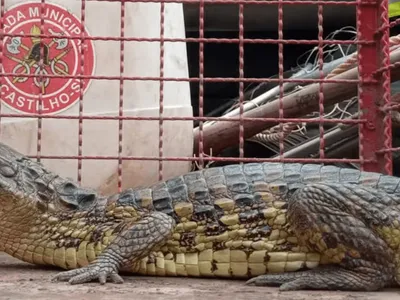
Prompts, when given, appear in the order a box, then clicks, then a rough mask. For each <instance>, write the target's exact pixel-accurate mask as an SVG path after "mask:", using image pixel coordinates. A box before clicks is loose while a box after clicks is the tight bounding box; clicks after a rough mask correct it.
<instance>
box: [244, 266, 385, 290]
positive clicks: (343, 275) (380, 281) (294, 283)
mask: <svg viewBox="0 0 400 300" xmlns="http://www.w3.org/2000/svg"><path fill="white" fill-rule="evenodd" d="M385 283H386V280H385V279H384V278H382V277H381V276H380V274H379V272H376V271H375V270H370V271H369V272H368V271H366V270H363V272H362V273H361V272H354V271H350V270H346V269H343V268H340V267H337V266H332V267H331V266H329V267H319V268H316V269H313V270H308V271H301V272H294V273H280V274H266V275H260V276H257V277H254V278H252V279H250V280H248V281H247V282H246V285H256V286H271V287H273V286H274V287H275V286H279V290H280V291H295V290H347V291H375V290H379V289H380V288H381V287H383V286H384V285H385Z"/></svg>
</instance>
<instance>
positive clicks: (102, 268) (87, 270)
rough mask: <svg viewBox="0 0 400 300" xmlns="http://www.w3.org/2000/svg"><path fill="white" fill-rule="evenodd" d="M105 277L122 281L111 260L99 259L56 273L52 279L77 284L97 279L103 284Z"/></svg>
mask: <svg viewBox="0 0 400 300" xmlns="http://www.w3.org/2000/svg"><path fill="white" fill-rule="evenodd" d="M107 279H109V280H110V281H111V282H113V283H123V282H124V280H123V279H122V277H121V276H119V275H118V269H117V268H116V267H115V264H114V263H113V262H105V261H99V262H96V263H94V264H91V265H89V266H87V267H84V268H81V269H75V270H70V271H66V272H61V273H58V274H57V275H56V276H55V277H54V278H53V279H52V281H53V282H54V281H68V282H69V283H70V284H79V283H85V282H89V281H93V280H98V281H99V282H100V284H105V283H106V282H107Z"/></svg>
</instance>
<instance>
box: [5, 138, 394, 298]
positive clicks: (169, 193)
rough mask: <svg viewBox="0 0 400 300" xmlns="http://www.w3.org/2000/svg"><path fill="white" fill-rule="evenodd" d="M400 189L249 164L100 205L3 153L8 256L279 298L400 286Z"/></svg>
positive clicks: (377, 179) (114, 278)
mask: <svg viewBox="0 0 400 300" xmlns="http://www.w3.org/2000/svg"><path fill="white" fill-rule="evenodd" d="M399 207H400V179H398V178H396V177H393V176H388V175H383V174H379V173H373V172H364V171H359V170H356V169H346V168H339V167H335V166H329V165H325V166H324V165H320V164H298V163H280V162H276V163H275V162H274V163H268V162H264V163H247V164H233V165H227V166H223V167H215V168H206V169H202V170H199V171H192V172H189V173H187V174H184V175H182V176H177V177H175V178H172V179H168V180H165V181H162V182H157V183H155V184H152V185H151V186H148V187H138V188H129V189H126V190H124V191H122V192H120V193H118V194H115V195H101V194H100V193H97V192H96V191H95V190H93V189H90V188H85V187H82V186H81V185H79V184H78V183H77V182H76V181H74V180H71V179H68V178H63V177H61V176H59V175H57V174H56V173H54V172H52V171H50V170H48V169H46V168H45V167H44V166H43V165H42V164H41V163H39V162H36V161H34V160H32V159H30V158H28V157H27V156H24V155H23V154H21V153H19V152H17V151H16V150H15V149H13V148H11V147H9V146H7V145H5V144H2V143H0V251H3V252H6V253H8V254H9V255H11V256H13V257H15V258H17V259H20V260H22V261H25V262H28V263H31V264H36V265H50V266H56V267H58V268H60V273H58V274H56V275H55V276H54V277H52V279H51V280H52V281H53V282H57V281H67V282H69V283H70V284H82V283H86V282H91V281H98V282H99V283H100V284H105V283H107V282H113V283H123V278H122V277H121V275H123V274H124V273H128V274H129V273H130V274H137V275H149V276H182V277H205V278H234V279H243V280H244V282H245V283H246V284H249V285H255V286H273V287H279V288H280V290H283V291H287V290H301V289H319V290H353V291H356V290H357V291H375V290H380V289H383V288H385V287H389V286H393V285H398V283H399V282H400V263H399V262H400V259H399V255H400V251H399V245H400V223H399V221H400V212H399Z"/></svg>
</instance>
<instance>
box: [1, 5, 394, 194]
mask: <svg viewBox="0 0 400 300" xmlns="http://www.w3.org/2000/svg"><path fill="white" fill-rule="evenodd" d="M74 2H80V3H81V18H80V19H81V20H80V24H81V26H82V27H81V30H80V32H81V34H69V35H65V37H64V38H66V39H68V40H79V41H80V43H81V45H87V41H105V42H106V41H113V42H118V43H119V48H120V51H119V53H120V55H119V56H120V57H119V59H120V75H119V76H111V75H109V74H106V75H104V74H103V75H92V74H89V75H87V74H86V73H85V68H86V67H87V65H88V64H90V62H88V61H86V58H85V51H87V47H86V48H85V47H80V48H79V50H80V54H81V55H80V62H79V72H78V73H76V74H73V75H71V74H60V73H58V74H44V73H43V72H39V73H38V74H25V73H23V72H22V73H21V72H17V73H16V72H12V71H9V70H8V68H7V67H6V64H5V62H6V61H7V59H8V60H9V59H10V58H9V56H7V53H6V50H7V44H9V43H10V39H11V38H15V37H21V38H22V39H24V38H31V39H32V38H39V40H40V43H39V44H40V53H41V55H39V56H37V57H39V59H38V60H37V62H34V60H33V58H32V57H31V61H32V64H35V63H37V65H38V66H39V67H40V69H41V70H42V69H44V68H45V67H46V61H44V60H45V59H46V52H45V51H49V50H46V49H47V48H46V45H45V43H44V42H43V41H45V40H46V39H47V41H51V40H53V39H57V38H60V36H58V35H51V34H43V32H44V30H43V29H44V28H45V26H46V24H45V18H44V17H43V16H44V15H45V14H46V5H48V3H50V2H49V1H45V0H41V2H39V3H40V12H39V18H40V19H41V21H40V26H39V27H40V29H42V30H40V34H39V35H38V34H37V33H32V32H31V34H27V33H26V32H25V33H18V32H10V30H9V29H8V28H7V26H9V25H10V24H8V23H7V22H9V21H10V20H8V19H7V12H8V11H9V10H10V9H11V8H8V5H9V4H8V1H5V0H1V18H0V21H1V22H0V30H1V32H2V33H3V39H2V43H1V44H0V52H1V54H0V65H2V67H3V73H2V75H1V77H0V83H1V85H2V86H3V85H4V84H5V81H6V80H9V81H11V82H12V80H15V78H37V79H36V80H37V81H35V82H39V83H41V86H42V87H43V85H44V84H45V82H46V78H64V79H65V78H71V79H79V84H80V85H79V87H80V89H79V97H78V98H79V99H78V104H77V105H78V106H79V114H78V115H68V114H64V115H59V114H46V113H43V111H42V109H43V106H42V101H43V99H42V98H43V97H44V96H43V90H42V89H41V88H40V85H39V87H38V88H37V89H36V94H37V95H38V100H37V101H38V103H39V105H38V109H37V110H36V111H34V112H26V111H25V112H22V113H21V112H13V113H10V112H8V113H5V112H4V111H1V112H0V113H1V118H2V119H3V120H4V119H7V120H10V119H9V118H36V119H37V128H38V130H37V151H36V154H35V155H31V157H35V158H37V159H39V160H40V159H76V160H78V164H77V168H78V169H77V179H78V181H80V180H81V172H82V162H83V161H85V160H116V161H118V187H119V189H121V180H122V176H123V174H122V163H123V161H126V160H149V161H151V160H154V161H159V168H158V169H159V179H162V178H163V177H162V173H163V161H196V160H198V161H199V165H204V164H206V163H207V162H208V161H214V162H228V161H243V162H249V161H276V159H277V158H274V159H272V158H261V157H245V153H244V143H245V140H246V139H248V138H250V137H252V136H254V135H255V134H257V133H259V132H261V131H263V130H265V129H267V128H270V127H272V126H274V125H277V124H279V126H280V129H281V130H282V131H284V128H285V124H286V123H316V124H319V137H320V142H319V155H318V158H310V157H303V158H301V157H296V158H288V157H285V156H284V153H285V148H284V144H283V139H284V137H285V136H284V134H280V135H279V138H280V143H279V144H280V146H279V157H278V160H280V161H288V162H294V161H295V162H323V163H333V162H339V163H344V162H347V163H350V162H351V163H359V164H360V165H361V168H363V169H364V170H370V171H378V172H383V173H388V174H390V173H392V152H393V151H396V150H398V149H394V148H393V146H392V121H391V117H392V114H391V112H392V111H393V110H395V109H397V107H398V106H396V104H393V103H392V101H395V100H396V99H395V96H394V97H393V99H391V95H390V84H391V82H394V81H397V80H399V79H400V73H399V71H397V64H398V63H397V61H398V59H399V56H400V55H399V54H397V53H396V44H397V43H398V40H399V39H398V38H396V37H392V38H391V39H390V40H389V28H390V26H392V27H393V26H394V25H396V24H397V23H396V22H394V23H393V24H391V25H389V21H388V1H387V0H383V1H372V0H358V1H329V0H327V1H302V0H299V1H286V0H280V1H279V0H276V1H258V0H257V1H252V0H165V1H161V0H159V1H156V0H154V1H153V0H148V1H147V0H142V1H136V0H109V1H101V0H80V1H74ZM94 2H103V3H106V2H113V3H120V20H121V22H120V30H119V32H120V33H119V35H118V36H88V35H86V34H85V25H86V14H87V11H88V9H90V8H89V5H88V4H91V3H94ZM132 2H137V3H139V2H141V3H148V4H152V3H161V5H160V15H161V18H160V20H154V22H159V23H160V32H159V37H152V38H148V37H147V38H140V37H139V38H132V37H126V36H125V34H124V32H125V27H126V26H127V23H129V22H130V21H129V20H126V17H125V14H126V5H127V3H132ZM170 3H183V4H184V6H190V7H192V8H195V9H196V10H197V11H198V37H187V38H166V37H165V36H164V29H165V20H164V14H165V7H166V5H169V4H170ZM6 5H7V6H6ZM217 5H218V6H220V7H221V6H224V5H226V6H228V5H231V6H232V5H234V7H236V13H237V15H236V16H235V18H237V23H238V28H237V31H238V36H237V37H236V38H228V37H223V38H217V37H213V38H207V37H206V36H207V35H206V26H207V24H206V20H207V8H212V7H213V6H217ZM293 5H296V6H298V7H300V6H308V7H317V16H316V17H317V19H318V22H317V23H318V37H317V39H286V38H284V26H285V23H284V14H285V10H286V8H287V7H290V6H293ZM247 6H253V7H254V6H257V7H268V8H269V9H271V10H272V9H275V10H277V16H278V24H277V29H278V30H277V35H278V36H277V38H273V39H272V38H248V37H246V28H245V9H246V7H247ZM331 7H341V8H344V7H354V8H355V13H356V20H357V21H356V26H357V37H356V39H355V40H335V39H330V40H325V39H324V36H325V35H326V32H324V12H325V11H326V10H329V9H330V8H331ZM143 26H147V25H146V24H143ZM14 41H15V43H17V44H18V43H19V42H18V41H19V40H18V39H15V40H14ZM128 42H138V43H139V42H140V43H160V44H161V46H160V52H159V55H160V57H161V60H160V72H159V76H155V77H138V76H126V75H125V74H124V66H125V65H126V63H127V61H129V56H127V55H126V53H125V45H126V43H128ZM178 42H180V43H182V42H184V43H187V44H190V43H194V44H198V45H199V52H198V61H197V62H196V64H198V69H199V73H198V75H197V76H194V75H193V76H191V77H190V78H173V77H169V78H168V77H166V76H164V68H165V61H166V59H167V58H165V57H164V49H165V45H166V44H167V43H178ZM50 43H51V42H50ZM208 43H219V44H236V45H237V47H238V49H239V50H238V54H239V55H238V57H237V58H236V59H235V63H238V66H239V68H238V71H237V74H238V76H237V77H206V76H205V70H204V68H205V67H204V59H205V53H204V47H205V45H206V44H208ZM248 44H271V45H277V46H278V51H279V53H278V64H279V67H278V69H279V72H278V76H277V78H261V77H257V78H250V77H248V76H246V74H245V66H246V60H245V59H244V57H245V45H248ZM329 44H331V45H333V44H335V45H350V44H355V45H357V48H358V55H353V56H351V57H350V58H349V60H347V61H346V62H344V63H343V64H341V65H340V66H339V67H337V68H335V70H334V71H332V72H331V73H330V74H324V73H323V72H322V68H323V58H322V57H323V46H324V45H329ZM18 45H19V44H18ZM287 45H315V46H316V47H318V54H319V55H318V62H319V66H318V68H319V71H320V78H319V79H296V78H295V79H293V78H292V79H287V78H286V79H285V78H284V71H285V69H284V65H283V63H284V47H286V46H287ZM19 46H20V45H19ZM390 47H392V50H393V51H391V48H390ZM28 48H29V47H28ZM16 52H17V51H16ZM30 53H31V54H32V53H33V52H32V51H31V52H30ZM227 59H228V58H227ZM14 61H16V62H19V63H20V65H21V66H22V67H21V68H22V69H23V68H25V67H26V68H27V67H28V66H26V65H27V64H29V61H21V58H18V57H16V58H15V57H14ZM60 72H61V71H60ZM26 73H29V72H26ZM56 73H57V72H56ZM61 73H62V72H61ZM358 74H359V75H360V76H358ZM88 79H93V80H102V81H108V80H113V81H117V82H119V86H120V88H119V99H120V101H119V114H118V116H93V115H88V114H85V113H84V99H85V96H84V86H85V80H88ZM124 81H159V82H160V98H159V117H147V116H127V115H124V109H123V107H124V103H123V96H124V93H126V91H124ZM167 81H187V82H191V83H198V84H199V87H198V89H199V91H198V97H197V96H196V97H197V99H194V100H195V101H194V103H196V105H197V102H198V106H199V107H198V116H176V117H171V116H170V117H167V116H164V100H165V99H164V82H167ZM208 82H217V83H224V82H235V83H238V86H239V89H238V91H237V95H238V108H239V112H240V114H239V115H238V116H235V117H223V116H222V117H221V116H219V117H206V116H205V114H204V84H205V83H208ZM268 82H269V83H273V82H275V83H278V84H279V88H280V93H279V97H278V99H276V100H274V101H271V102H269V103H268V104H266V105H263V106H260V107H255V108H254V109H252V110H249V111H246V112H245V103H246V102H247V101H245V96H244V94H245V85H246V84H248V83H253V84H257V83H268ZM288 82H297V83H299V84H303V85H304V87H303V88H302V89H300V90H297V91H295V92H293V93H289V94H286V95H285V94H284V84H285V83H288ZM196 88H197V87H196ZM356 96H358V98H359V107H360V110H359V115H358V118H350V119H343V118H329V119H326V118H324V114H325V112H324V110H325V108H326V106H327V105H332V104H334V103H338V102H340V101H341V100H343V99H348V98H351V97H356ZM4 101H7V99H5V93H4V91H3V90H2V102H4ZM311 111H316V112H318V113H319V114H320V116H319V117H318V118H314V119H312V120H310V119H309V118H304V117H301V116H302V115H304V114H305V113H309V112H311ZM44 119H60V120H61V119H76V120H79V126H78V131H79V132H78V135H79V138H78V140H77V141H76V143H78V145H79V146H78V153H77V154H76V155H72V156H63V155H44V154H42V146H41V145H42V144H41V140H42V131H41V129H42V121H43V120H44ZM84 120H96V121H97V122H103V121H105V120H118V122H119V141H118V148H119V151H118V153H119V155H116V156H110V155H84V154H83V152H82V143H83V121H84ZM129 120H143V121H149V120H152V121H158V122H159V143H158V146H159V155H158V156H131V155H123V154H122V144H123V139H124V137H123V126H124V122H126V121H129ZM173 121H187V122H193V121H198V122H199V124H198V127H196V128H194V153H193V154H194V156H188V157H177V156H168V157H166V156H165V155H164V153H163V128H164V125H165V122H173ZM206 121H208V122H209V121H216V123H215V124H213V126H206V123H205V122H206ZM327 123H335V124H338V123H341V124H344V125H346V124H349V125H354V124H358V126H359V157H358V158H351V159H350V158H347V159H343V158H326V157H325V139H324V137H325V133H324V127H323V125H324V124H327ZM15 138H18V137H17V136H16V137H15ZM105 138H106V137H105ZM176 146H177V147H179V145H176ZM229 146H238V149H239V155H238V157H236V156H235V157H228V156H220V155H219V154H220V153H221V151H223V150H224V149H225V148H226V147H229Z"/></svg>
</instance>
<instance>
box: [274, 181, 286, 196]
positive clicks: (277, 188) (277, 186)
mask: <svg viewBox="0 0 400 300" xmlns="http://www.w3.org/2000/svg"><path fill="white" fill-rule="evenodd" d="M269 190H270V192H271V193H272V194H275V195H282V194H286V193H287V191H288V186H287V184H285V183H272V184H270V186H269Z"/></svg>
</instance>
